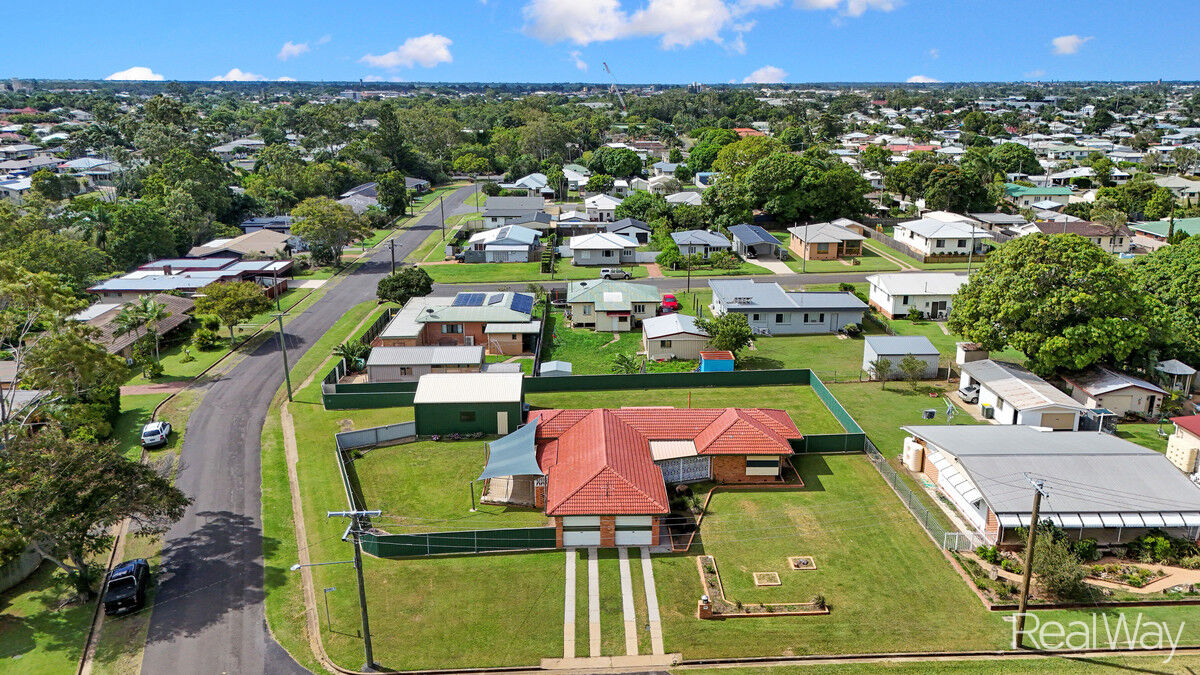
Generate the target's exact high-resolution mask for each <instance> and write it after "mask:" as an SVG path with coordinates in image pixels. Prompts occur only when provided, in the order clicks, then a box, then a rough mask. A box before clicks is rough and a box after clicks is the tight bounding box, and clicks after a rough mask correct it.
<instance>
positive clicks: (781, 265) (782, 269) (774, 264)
mask: <svg viewBox="0 0 1200 675" xmlns="http://www.w3.org/2000/svg"><path fill="white" fill-rule="evenodd" d="M752 262H753V263H754V264H755V265H758V266H759V267H765V268H767V269H769V270H771V274H789V275H790V274H795V272H793V271H792V268H790V267H788V266H787V263H785V262H783V261H782V260H766V259H765V258H759V259H757V260H754V261H752Z"/></svg>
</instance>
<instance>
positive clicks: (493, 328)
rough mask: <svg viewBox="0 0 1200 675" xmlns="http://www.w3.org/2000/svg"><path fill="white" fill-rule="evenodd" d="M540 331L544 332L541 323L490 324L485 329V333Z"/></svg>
mask: <svg viewBox="0 0 1200 675" xmlns="http://www.w3.org/2000/svg"><path fill="white" fill-rule="evenodd" d="M540 330H542V322H541V321H524V322H518V323H489V324H488V325H486V326H484V327H483V332H484V333H537V332H539V331H540Z"/></svg>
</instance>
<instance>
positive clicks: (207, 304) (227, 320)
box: [196, 281, 271, 346]
mask: <svg viewBox="0 0 1200 675" xmlns="http://www.w3.org/2000/svg"><path fill="white" fill-rule="evenodd" d="M270 308H271V301H270V300H268V299H267V296H266V294H265V293H263V289H262V286H259V285H258V284H256V283H254V282H253V281H220V282H217V283H215V284H209V285H207V286H205V287H204V288H202V289H201V295H198V296H197V297H196V312H197V313H199V314H212V315H215V316H216V317H217V318H218V319H219V320H220V321H221V323H223V324H225V326H226V327H227V328H228V329H229V344H230V345H231V346H232V345H233V327H234V326H236V325H237V324H239V323H241V322H243V321H246V320H247V319H249V318H251V317H253V316H254V315H256V314H261V313H262V312H265V311H267V310H268V309H270Z"/></svg>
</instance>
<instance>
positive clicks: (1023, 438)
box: [903, 425, 1200, 548]
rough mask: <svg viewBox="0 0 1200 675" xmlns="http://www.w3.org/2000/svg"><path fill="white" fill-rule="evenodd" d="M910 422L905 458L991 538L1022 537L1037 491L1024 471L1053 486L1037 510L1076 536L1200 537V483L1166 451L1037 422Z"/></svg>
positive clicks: (1009, 544)
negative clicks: (1027, 484) (1023, 485)
mask: <svg viewBox="0 0 1200 675" xmlns="http://www.w3.org/2000/svg"><path fill="white" fill-rule="evenodd" d="M903 429H904V431H906V432H908V433H909V434H910V436H909V437H908V438H906V439H905V441H904V461H905V465H906V466H907V467H908V468H909V469H910V470H912V471H916V472H920V473H923V474H924V475H925V476H926V477H927V478H928V479H929V480H930V481H931V482H932V483H934V484H935V485H936V486H937V490H938V492H939V493H941V494H942V495H944V496H945V497H946V498H947V499H948V500H949V501H950V503H951V504H953V505H954V507H955V510H957V511H958V512H959V514H961V515H962V517H963V519H964V520H965V521H966V522H967V523H968V524H969V525H970V526H971V527H972V528H974V529H975V531H976V533H977V534H978V535H979V536H981V537H982V538H983V539H984V540H986V542H987V543H989V544H993V545H998V546H1002V547H1006V548H1015V547H1017V546H1019V545H1020V544H1021V543H1023V542H1022V540H1021V537H1020V531H1021V530H1023V529H1024V528H1028V527H1029V521H1030V518H1031V517H1032V513H1031V512H1030V510H1031V507H1032V500H1031V499H1030V496H1029V495H1030V490H1029V489H1019V490H1018V489H1014V481H1021V482H1023V481H1024V480H1025V478H1024V477H1025V476H1028V477H1030V478H1033V479H1037V480H1039V481H1042V485H1043V488H1044V489H1045V490H1046V491H1047V493H1048V494H1049V495H1050V498H1049V499H1043V500H1042V502H1041V509H1040V516H1039V518H1040V519H1045V520H1049V521H1051V522H1053V523H1054V525H1056V526H1057V527H1059V528H1061V529H1062V530H1064V531H1065V532H1066V535H1067V537H1068V538H1070V539H1072V540H1079V539H1094V540H1095V541H1096V543H1097V544H1099V545H1100V546H1102V547H1106V546H1113V545H1119V544H1124V543H1127V542H1129V541H1131V540H1133V539H1136V538H1137V537H1140V536H1142V535H1144V534H1146V533H1147V532H1149V531H1150V530H1154V529H1157V530H1162V531H1164V532H1166V533H1167V534H1169V535H1171V536H1173V537H1180V538H1186V539H1188V540H1191V541H1195V540H1196V538H1197V536H1200V487H1197V486H1196V484H1194V483H1192V482H1191V481H1190V480H1188V478H1187V476H1185V475H1184V474H1183V473H1182V472H1180V471H1179V470H1178V469H1176V468H1175V466H1174V465H1172V464H1171V461H1170V460H1168V459H1167V458H1166V457H1165V456H1164V455H1162V454H1160V453H1158V452H1155V451H1154V450H1150V449H1148V448H1143V447H1142V446H1140V445H1137V444H1135V443H1131V442H1129V441H1126V440H1123V439H1120V438H1117V437H1116V436H1113V435H1110V434H1102V433H1096V432H1094V431H1064V432H1059V433H1050V432H1047V431H1041V430H1039V429H1037V428H1034V427H1029V426H1009V427H1001V426H991V425H955V426H910V427H903ZM1014 477H1015V478H1014Z"/></svg>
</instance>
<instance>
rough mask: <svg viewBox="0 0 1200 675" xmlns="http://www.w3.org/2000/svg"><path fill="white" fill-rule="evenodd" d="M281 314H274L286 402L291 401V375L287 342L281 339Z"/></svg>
mask: <svg viewBox="0 0 1200 675" xmlns="http://www.w3.org/2000/svg"><path fill="white" fill-rule="evenodd" d="M283 316H284V315H283V314H282V313H280V314H276V315H275V320H276V321H278V322H279V351H280V352H282V353H283V379H284V381H285V382H287V390H288V400H289V401H290V400H292V373H291V369H290V368H289V367H288V358H287V341H286V340H284V339H283Z"/></svg>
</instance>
